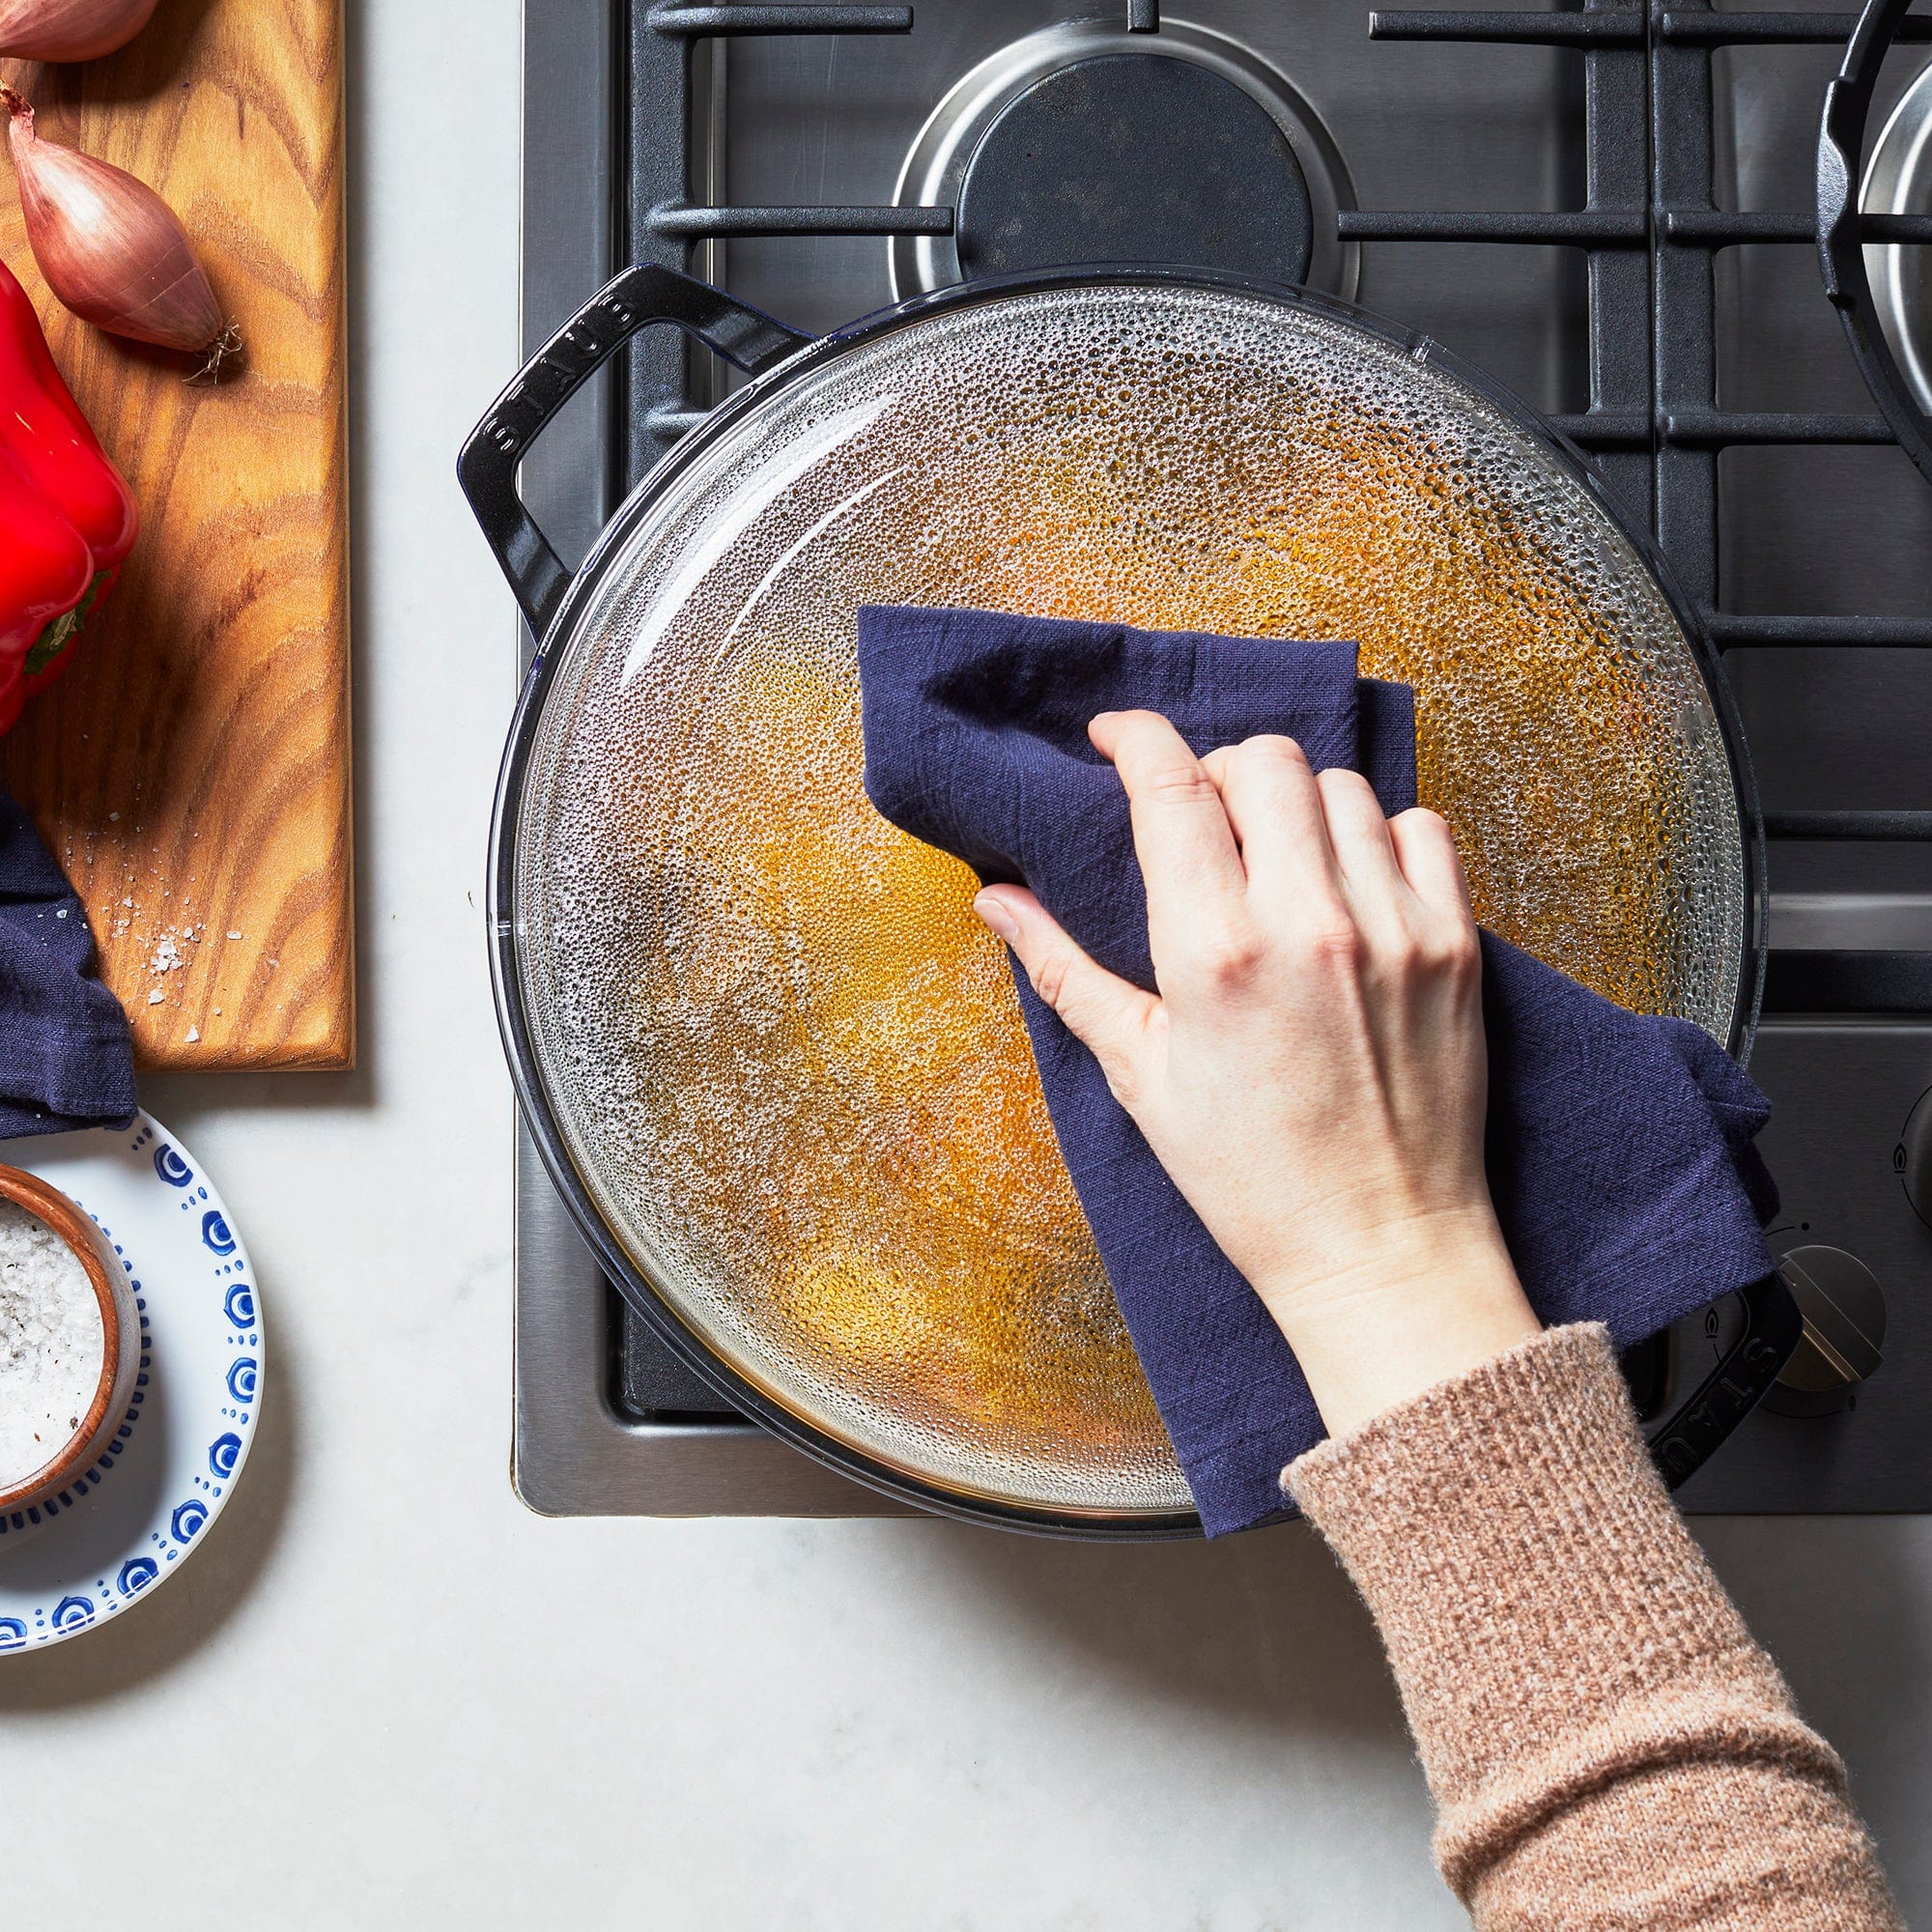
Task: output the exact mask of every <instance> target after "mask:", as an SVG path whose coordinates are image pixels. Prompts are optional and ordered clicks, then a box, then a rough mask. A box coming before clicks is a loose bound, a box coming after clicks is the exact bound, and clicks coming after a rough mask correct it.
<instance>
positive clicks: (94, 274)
mask: <svg viewBox="0 0 1932 1932" xmlns="http://www.w3.org/2000/svg"><path fill="white" fill-rule="evenodd" d="M0 105H4V107H5V108H6V110H7V116H8V120H7V137H8V143H9V146H10V147H11V148H12V150H13V155H14V174H15V175H16V176H17V177H18V178H19V183H20V212H21V213H22V214H23V215H24V216H25V217H26V227H27V241H28V244H29V245H30V246H31V247H32V249H33V251H34V260H35V261H37V262H38V263H39V264H40V265H41V273H42V274H43V275H44V276H45V277H46V278H47V286H48V287H49V288H50V289H52V290H53V292H54V294H55V295H57V296H58V297H59V298H61V300H62V301H63V302H65V303H66V304H67V306H68V307H69V308H71V310H72V311H73V312H74V314H75V315H77V316H79V317H80V318H81V320H82V321H83V322H91V323H93V324H94V325H95V327H98V328H104V329H106V330H107V332H108V333H109V334H110V335H126V336H129V337H131V338H132V339H133V340H134V341H136V342H153V343H156V344H158V345H159V346H160V347H162V348H164V349H182V350H187V351H190V352H192V353H195V354H205V355H208V356H209V357H210V358H211V362H210V364H209V365H208V366H209V367H211V368H212V367H213V365H214V364H216V363H218V362H219V361H220V360H221V357H222V356H223V355H227V354H228V353H230V352H231V351H232V350H233V349H234V348H235V347H236V346H237V344H236V342H235V341H233V340H232V339H231V338H232V336H233V334H234V331H233V330H232V329H231V328H227V327H224V326H223V323H222V319H221V310H220V307H219V305H218V304H217V303H216V301H215V299H214V291H213V289H211V288H210V287H209V285H208V277H207V276H206V275H205V274H203V273H202V271H201V264H200V263H199V262H197V261H196V260H195V258H194V248H193V246H192V244H191V243H190V242H189V241H188V239H187V231H186V230H185V228H184V227H183V226H182V225H181V222H180V221H179V220H178V219H177V218H176V216H175V212H174V210H173V209H171V208H170V207H169V206H168V205H167V203H166V202H164V201H163V200H162V199H161V198H160V196H159V195H157V194H156V192H155V191H154V189H153V188H151V187H150V186H148V185H147V184H146V183H145V182H140V181H136V180H135V179H134V177H133V176H132V175H130V174H128V173H127V172H126V171H125V170H123V169H121V168H117V167H115V166H113V165H112V164H111V163H110V162H107V161H100V160H96V159H95V158H94V157H93V156H91V155H83V154H79V153H76V152H75V150H73V149H72V148H65V147H62V146H61V144H60V143H59V142H58V141H48V140H43V138H42V137H41V135H40V134H39V133H38V132H37V131H36V130H35V128H34V110H33V106H32V104H31V103H30V102H29V101H28V100H27V99H26V98H25V97H24V96H22V95H20V94H16V93H15V92H14V89H13V88H11V87H0Z"/></svg>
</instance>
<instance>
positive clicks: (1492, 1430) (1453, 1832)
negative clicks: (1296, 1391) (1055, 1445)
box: [1285, 1325, 1899, 1932]
mask: <svg viewBox="0 0 1932 1932" xmlns="http://www.w3.org/2000/svg"><path fill="white" fill-rule="evenodd" d="M1285 1480H1286V1482H1287V1484H1288V1486H1289V1488H1290V1489H1291V1490H1292V1492H1293V1495H1294V1497H1295V1499H1296V1500H1297V1501H1298V1502H1299V1503H1300V1505H1301V1507H1302V1509H1303V1510H1304V1511H1305V1512H1306V1514H1307V1515H1308V1516H1309V1518H1310V1519H1311V1520H1313V1521H1314V1522H1315V1524H1316V1525H1317V1526H1318V1527H1319V1528H1320V1529H1321V1533H1322V1535H1323V1536H1325V1537H1326V1538H1327V1539H1328V1541H1329V1543H1330V1544H1331V1545H1333V1547H1334V1548H1335V1549H1336V1551H1337V1553H1338V1554H1339V1555H1340V1556H1341V1558H1342V1561H1343V1562H1344V1563H1345V1564H1347V1566H1348V1568H1349V1573H1350V1576H1351V1577H1353V1578H1354V1580H1355V1583H1356V1586H1357V1588H1359V1589H1360V1591H1361V1593H1362V1595H1363V1597H1364V1598H1365V1599H1366V1601H1367V1603H1368V1606H1369V1609H1370V1611H1371V1613H1372V1614H1373V1615H1374V1617H1375V1620H1376V1622H1377V1624H1378V1627H1379V1628H1380V1631H1381V1634H1382V1640H1383V1641H1384V1643H1386V1645H1387V1646H1388V1653H1389V1660H1390V1662H1391V1663H1392V1664H1393V1665H1394V1668H1395V1675H1396V1681H1397V1683H1398V1684H1399V1685H1400V1687H1401V1690H1402V1698H1403V1705H1404V1708H1405V1709H1406V1712H1407V1714H1408V1721H1409V1724H1410V1726H1411V1728H1412V1729H1413V1731H1414V1733H1415V1739H1416V1744H1417V1746H1418V1747H1419V1749H1420V1753H1421V1757H1422V1767H1423V1770H1424V1772H1425V1773H1426V1774H1427V1776H1428V1778H1429V1784H1430V1789H1431V1790H1432V1791H1433V1792H1434V1794H1435V1802H1436V1805H1437V1830H1436V1834H1435V1853H1436V1859H1437V1861H1438V1863H1439V1864H1440V1866H1441V1869H1442V1874H1443V1876H1444V1877H1445V1878H1446V1879H1447V1880H1448V1882H1449V1884H1450V1885H1451V1887H1452V1888H1453V1889H1455V1891H1456V1893H1457V1894H1458V1896H1459V1897H1461V1898H1462V1900H1463V1903H1464V1904H1465V1905H1466V1906H1467V1907H1468V1908H1469V1911H1470V1913H1471V1915H1472V1916H1473V1918H1474V1919H1475V1921H1476V1924H1477V1925H1478V1926H1479V1927H1482V1928H1485V1932H1491V1928H1495V1932H1500V1929H1501V1928H1504V1927H1508V1928H1512V1932H1514V1928H1519V1927H1531V1926H1534V1927H1538V1928H1544V1927H1557V1926H1561V1927H1565V1928H1572V1927H1576V1928H1584V1927H1588V1928H1596V1927H1605V1928H1607V1927H1616V1928H1618V1932H1636V1928H1639V1927H1641V1928H1644V1932H1674V1929H1675V1928H1677V1927H1686V1926H1697V1927H1700V1928H1722V1932H1730V1929H1731V1928H1740V1927H1750V1928H1753V1932H1757V1929H1758V1928H1770V1927H1776V1928H1778V1932H1803V1929H1804V1928H1811V1927H1817V1928H1830V1932H1850V1928H1854V1927H1856V1928H1860V1932H1863V1928H1867V1927H1894V1926H1896V1925H1898V1923H1899V1920H1898V1917H1897V1913H1896V1911H1895V1909H1894V1907H1893V1906H1892V1904H1891V1901H1890V1899H1889V1895H1888V1893H1887V1891H1886V1887H1885V1881H1884V1879H1883V1878H1882V1877H1881V1876H1880V1873H1879V1869H1878V1863H1877V1860H1876V1858H1875V1857H1874V1855H1873V1851H1872V1846H1871V1841H1870V1839H1869V1838H1868V1837H1867V1836H1866V1835H1865V1833H1864V1831H1863V1829H1862V1828H1861V1825H1860V1823H1859V1821H1858V1819H1857V1817H1856V1816H1855V1815H1854V1814H1853V1812H1852V1809H1851V1806H1850V1804H1849V1803H1848V1802H1847V1799H1846V1795H1845V1773H1844V1767H1843V1765H1842V1764H1841V1763H1840V1762H1839V1760H1838V1758H1837V1756H1836V1754H1835V1753H1834V1752H1833V1750H1832V1748H1831V1747H1829V1746H1828V1745H1827V1744H1826V1743H1825V1742H1824V1740H1823V1739H1822V1738H1820V1737H1819V1736H1818V1735H1817V1734H1816V1733H1815V1732H1813V1731H1811V1730H1810V1729H1808V1728H1807V1727H1806V1726H1805V1725H1804V1723H1803V1722H1802V1721H1801V1720H1800V1719H1799V1717H1798V1714H1797V1712H1796V1711H1795V1710H1794V1709H1793V1707H1792V1701H1791V1693H1790V1691H1789V1690H1787V1689H1786V1687H1785V1684H1784V1681H1783V1679H1782V1678H1780V1677H1779V1675H1778V1673H1777V1670H1776V1667H1775V1666H1774V1664H1773V1663H1772V1662H1771V1660H1770V1658H1768V1657H1767V1656H1766V1655H1765V1653H1764V1652H1763V1651H1762V1650H1760V1649H1759V1648H1758V1647H1757V1645H1756V1644H1755V1643H1753V1642H1752V1641H1751V1638H1750V1634H1749V1632H1747V1630H1746V1629H1745V1627H1744V1624H1743V1622H1742V1620H1741V1619H1740V1618H1739V1616H1738V1613H1737V1611H1736V1609H1735V1608H1734V1607H1733V1606H1732V1605H1731V1603H1730V1600H1729V1599H1728V1598H1727V1597H1726V1596H1725V1595H1724V1592H1723V1590H1722V1588H1721V1587H1720V1586H1719V1582H1718V1580H1717V1578H1716V1577H1714V1576H1713V1575H1712V1574H1711V1570H1710V1568H1709V1566H1708V1565H1707V1564H1706V1562H1705V1561H1704V1557H1703V1554H1702V1552H1701V1551H1700V1550H1699V1549H1698V1548H1697V1546H1696V1544H1695V1543H1694V1542H1692V1541H1691V1539H1690V1533H1689V1532H1688V1531H1687V1530H1686V1528H1685V1526H1684V1523H1683V1520H1682V1519H1681V1518H1680V1517H1679V1516H1678V1514H1677V1512H1676V1510H1675V1509H1674V1508H1673V1507H1672V1505H1671V1503H1670V1500H1669V1497H1668V1496H1667V1495H1666V1494H1665V1492H1664V1490H1663V1487H1662V1484H1661V1483H1660V1482H1659V1481H1658V1478H1657V1475H1656V1473H1655V1471H1654V1470H1653V1468H1652V1466H1651V1463H1650V1459H1649V1457H1648V1456H1647V1455H1646V1454H1645V1452H1644V1448H1643V1444H1642V1442H1641V1440H1640V1438H1639V1437H1638V1435H1637V1432H1636V1424H1635V1420H1634V1416H1633V1414H1632V1411H1631V1406H1630V1401H1629V1398H1628V1396H1627V1395H1626V1393H1625V1390H1624V1384H1623V1379H1622V1378H1621V1377H1620V1376H1619V1375H1618V1373H1617V1367H1616V1359H1615V1356H1614V1355H1613V1354H1612V1352H1611V1350H1610V1346H1609V1341H1608V1337H1607V1336H1606V1335H1605V1331H1604V1330H1603V1329H1602V1328H1601V1327H1597V1326H1594V1325H1593V1326H1588V1327H1574V1328H1558V1329H1552V1330H1550V1331H1549V1332H1548V1334H1545V1335H1541V1336H1539V1337H1537V1338H1536V1339H1535V1340H1534V1341H1532V1342H1528V1343H1526V1344H1524V1345H1523V1346H1522V1347H1521V1348H1520V1349H1516V1350H1511V1352H1510V1353H1508V1354H1506V1355H1503V1356H1500V1357H1498V1358H1497V1359H1496V1360H1495V1361H1493V1362H1490V1363H1487V1364H1486V1365H1485V1366H1483V1367H1482V1368H1479V1369H1476V1370H1473V1371H1472V1372H1471V1373H1470V1374H1468V1375H1466V1376H1463V1377H1460V1378H1457V1379H1455V1380H1453V1381H1450V1382H1445V1383H1443V1384H1442V1385H1441V1386H1439V1387H1437V1388H1435V1389H1431V1390H1430V1391H1428V1392H1427V1393H1426V1394H1423V1395H1421V1396H1418V1397H1417V1398H1415V1399H1414V1400H1413V1401H1412V1402H1407V1403H1405V1404H1402V1405H1401V1406H1398V1407H1396V1408H1393V1409H1390V1410H1388V1411H1387V1412H1386V1413H1385V1414H1382V1415H1380V1416H1378V1417H1377V1418H1376V1419H1375V1420H1374V1421H1372V1422H1370V1423H1369V1424H1367V1425H1366V1426H1365V1427H1364V1428H1362V1429H1360V1430H1359V1431H1357V1432H1356V1433H1355V1434H1354V1435H1350V1436H1347V1437H1345V1438H1343V1439H1342V1440H1340V1441H1334V1442H1326V1443H1323V1444H1322V1445H1321V1447H1319V1448H1317V1449H1313V1450H1311V1451H1310V1452H1309V1453H1308V1454H1307V1455H1305V1456H1303V1457H1301V1458H1300V1459H1299V1460H1298V1461H1296V1462H1295V1463H1292V1464H1291V1465H1290V1467H1289V1470H1288V1472H1287V1476H1286V1478H1285Z"/></svg>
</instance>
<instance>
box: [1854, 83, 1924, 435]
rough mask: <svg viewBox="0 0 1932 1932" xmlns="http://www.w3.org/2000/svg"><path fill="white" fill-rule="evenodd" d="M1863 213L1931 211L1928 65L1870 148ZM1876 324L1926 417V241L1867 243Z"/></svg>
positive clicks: (1861, 197)
mask: <svg viewBox="0 0 1932 1932" xmlns="http://www.w3.org/2000/svg"><path fill="white" fill-rule="evenodd" d="M1859 204H1860V206H1861V208H1862V209H1863V210H1864V212H1865V213H1867V214H1932V67H1928V68H1926V69H1925V70H1924V71H1922V72H1921V73H1920V74H1919V75H1918V79H1917V80H1915V81H1914V82H1913V83H1912V85H1911V86H1910V87H1909V88H1907V89H1906V91H1905V94H1904V97H1903V98H1902V99H1900V101H1899V103H1898V105H1897V106H1896V107H1895V108H1894V109H1893V110H1892V115H1891V119H1890V120H1889V121H1888V122H1887V123H1886V126H1885V131H1884V132H1883V133H1881V134H1880V135H1879V137H1878V141H1877V143H1876V144H1875V145H1874V147H1873V149H1872V157H1871V164H1870V166H1869V167H1868V168H1867V169H1866V170H1865V180H1864V190H1863V192H1862V193H1861V195H1860V197H1859ZM1865 273H1866V274H1867V275H1868V276H1869V277H1870V278H1871V291H1872V300H1873V302H1874V303H1875V304H1876V306H1877V308H1878V319H1879V326H1880V327H1881V328H1883V329H1884V330H1885V337H1886V340H1887V342H1888V343H1889V344H1890V346H1891V353H1892V356H1893V358H1894V359H1895V360H1896V361H1897V363H1898V367H1899V371H1900V373H1901V374H1902V375H1903V376H1904V378H1905V382H1906V386H1907V387H1908V388H1909V389H1910V390H1911V391H1912V394H1913V397H1914V399H1915V400H1916V401H1917V402H1918V407H1919V408H1920V409H1921V410H1922V411H1924V412H1926V413H1927V414H1928V415H1932V247H1927V246H1925V245H1924V244H1923V243H1920V244H1918V245H1916V246H1915V245H1913V244H1911V243H1907V242H1896V241H1894V242H1867V243H1866V244H1865Z"/></svg>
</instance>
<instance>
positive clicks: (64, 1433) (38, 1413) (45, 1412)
mask: <svg viewBox="0 0 1932 1932" xmlns="http://www.w3.org/2000/svg"><path fill="white" fill-rule="evenodd" d="M106 1345H107V1344H106V1330H105V1328H104V1327H103V1325H102V1323H101V1320H100V1304H99V1301H98V1300H97V1299H96V1298H95V1293H94V1284H93V1283H92V1282H91V1281H90V1280H89V1279H88V1274H87V1270H86V1268H85V1267H83V1266H82V1265H81V1262H80V1257H79V1256H78V1255H76V1254H75V1253H74V1252H73V1250H72V1249H71V1247H69V1246H68V1244H67V1243H66V1242H65V1241H64V1240H62V1239H61V1237H60V1236H58V1235H56V1234H55V1233H54V1231H53V1230H52V1229H51V1228H49V1227H48V1226H47V1224H46V1223H45V1222H44V1221H43V1220H42V1219H41V1218H40V1216H39V1215H38V1214H30V1213H29V1212H28V1211H27V1210H26V1209H25V1208H20V1207H16V1206H15V1205H14V1203H13V1202H11V1201H0V1490H9V1489H13V1488H14V1487H15V1486H16V1485H17V1484H19V1483H22V1482H24V1481H25V1480H26V1479H27V1478H28V1477H29V1476H32V1475H34V1474H36V1473H37V1472H38V1471H40V1470H42V1469H43V1468H45V1467H46V1465H47V1464H48V1463H51V1462H52V1461H53V1460H54V1458H55V1457H56V1456H58V1455H59V1454H60V1453H61V1451H62V1450H63V1449H65V1448H66V1447H67V1445H68V1444H69V1443H70V1442H71V1441H72V1440H73V1436H74V1432H75V1431H76V1430H78V1429H79V1427H80V1425H81V1424H82V1422H84V1421H85V1420H86V1418H87V1411H88V1410H89V1409H90V1408H91V1407H92V1406H94V1397H95V1393H96V1391H97V1390H98V1389H99V1386H100V1367H101V1360H102V1351H103V1350H105V1348H106Z"/></svg>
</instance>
